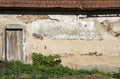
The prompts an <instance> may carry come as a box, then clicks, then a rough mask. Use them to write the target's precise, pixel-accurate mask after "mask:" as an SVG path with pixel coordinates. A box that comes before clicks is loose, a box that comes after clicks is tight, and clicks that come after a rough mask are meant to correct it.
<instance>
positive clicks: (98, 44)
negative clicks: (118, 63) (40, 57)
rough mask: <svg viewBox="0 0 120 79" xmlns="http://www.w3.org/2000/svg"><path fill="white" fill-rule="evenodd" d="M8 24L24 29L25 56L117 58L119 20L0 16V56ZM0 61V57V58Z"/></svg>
mask: <svg viewBox="0 0 120 79" xmlns="http://www.w3.org/2000/svg"><path fill="white" fill-rule="evenodd" d="M8 24H18V25H24V26H25V31H26V33H25V43H24V45H25V49H24V51H25V55H26V59H27V63H30V62H31V54H32V52H38V53H43V54H45V55H48V54H60V55H61V56H63V57H64V56H71V55H73V56H83V55H84V56H86V55H92V56H94V55H95V56H119V55H120V27H119V26H120V17H94V18H93V17H82V16H81V15H79V16H78V15H10V14H9V15H5V14H4V15H3V14H1V15H0V41H1V42H0V56H2V53H1V52H2V44H3V42H2V29H3V28H4V26H5V25H8ZM0 58H2V57H0Z"/></svg>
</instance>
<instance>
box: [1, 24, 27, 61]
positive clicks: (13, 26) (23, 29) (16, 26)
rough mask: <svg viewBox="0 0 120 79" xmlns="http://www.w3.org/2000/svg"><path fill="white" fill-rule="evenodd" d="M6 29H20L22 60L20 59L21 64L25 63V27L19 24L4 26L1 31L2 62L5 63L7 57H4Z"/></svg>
mask: <svg viewBox="0 0 120 79" xmlns="http://www.w3.org/2000/svg"><path fill="white" fill-rule="evenodd" d="M7 29H12V30H14V29H18V30H19V29H20V30H22V41H23V42H22V46H23V48H22V49H23V50H22V51H23V52H22V53H23V55H22V56H23V59H22V62H23V63H26V52H25V26H24V25H21V24H7V25H5V26H4V28H3V29H2V61H6V60H7V58H6V57H7V56H6V35H5V34H6V33H5V32H6V30H7Z"/></svg>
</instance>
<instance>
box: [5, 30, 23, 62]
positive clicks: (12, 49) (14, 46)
mask: <svg viewBox="0 0 120 79" xmlns="http://www.w3.org/2000/svg"><path fill="white" fill-rule="evenodd" d="M22 37H23V36H22V29H6V30H5V57H6V60H8V61H11V60H14V61H15V60H21V61H22V59H23V56H22V54H23V45H22V44H23V43H22V41H23V39H22Z"/></svg>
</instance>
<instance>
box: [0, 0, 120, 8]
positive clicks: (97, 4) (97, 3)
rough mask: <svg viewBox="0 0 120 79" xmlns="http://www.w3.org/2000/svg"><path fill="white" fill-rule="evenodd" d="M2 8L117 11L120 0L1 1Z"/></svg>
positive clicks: (119, 6)
mask: <svg viewBox="0 0 120 79" xmlns="http://www.w3.org/2000/svg"><path fill="white" fill-rule="evenodd" d="M0 7H25V8H27V7H28V8H58V7H59V8H78V9H111V8H114V9H116V8H120V0H0Z"/></svg>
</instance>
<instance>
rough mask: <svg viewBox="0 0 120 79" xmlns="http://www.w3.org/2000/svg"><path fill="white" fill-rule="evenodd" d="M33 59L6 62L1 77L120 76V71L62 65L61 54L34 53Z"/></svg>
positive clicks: (13, 78) (23, 78) (9, 78)
mask: <svg viewBox="0 0 120 79" xmlns="http://www.w3.org/2000/svg"><path fill="white" fill-rule="evenodd" d="M32 60H33V62H32V64H24V63H22V62H20V61H10V62H5V63H7V65H9V67H7V68H2V69H1V70H0V77H1V78H2V79H19V78H20V79H33V78H35V79H47V77H74V76H81V75H93V74H100V75H103V76H108V77H113V76H114V77H116V78H120V72H119V73H113V72H103V71H99V70H97V69H93V70H90V71H88V70H76V69H70V68H68V67H64V66H63V65H61V59H60V56H59V55H53V56H52V55H49V56H43V55H42V54H36V53H33V55H32ZM1 78H0V79H1Z"/></svg>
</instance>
